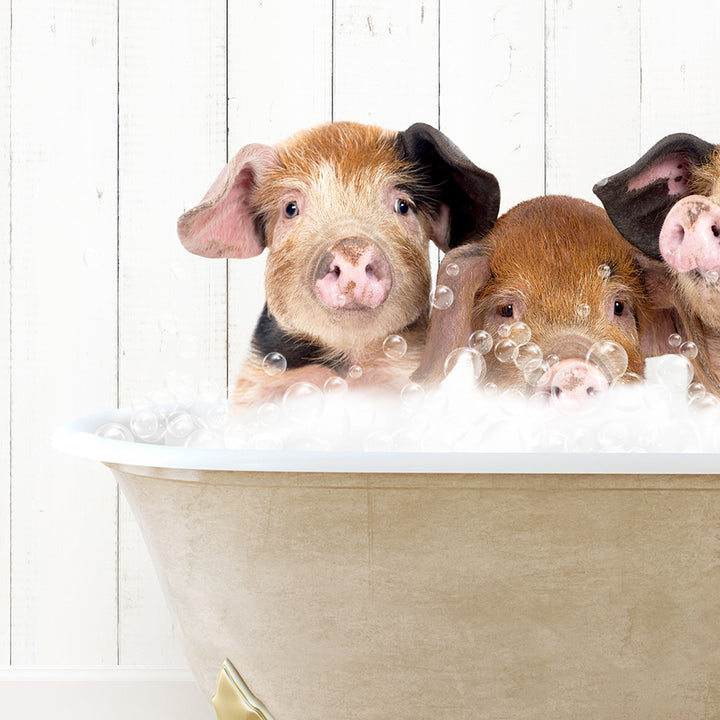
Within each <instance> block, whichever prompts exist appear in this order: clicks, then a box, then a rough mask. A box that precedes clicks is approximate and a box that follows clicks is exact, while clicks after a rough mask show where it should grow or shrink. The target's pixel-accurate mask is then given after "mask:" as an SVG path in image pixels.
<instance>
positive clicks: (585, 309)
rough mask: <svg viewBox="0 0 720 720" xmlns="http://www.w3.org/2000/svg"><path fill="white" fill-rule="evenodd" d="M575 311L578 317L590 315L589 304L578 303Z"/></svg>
mask: <svg viewBox="0 0 720 720" xmlns="http://www.w3.org/2000/svg"><path fill="white" fill-rule="evenodd" d="M575 312H576V313H577V316H578V317H579V318H586V317H587V316H588V315H590V306H589V305H588V304H587V303H580V305H578V306H577V308H575Z"/></svg>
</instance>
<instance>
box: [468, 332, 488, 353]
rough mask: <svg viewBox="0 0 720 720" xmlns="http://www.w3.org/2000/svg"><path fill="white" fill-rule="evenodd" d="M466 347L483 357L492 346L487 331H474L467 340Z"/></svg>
mask: <svg viewBox="0 0 720 720" xmlns="http://www.w3.org/2000/svg"><path fill="white" fill-rule="evenodd" d="M468 346H469V347H471V348H472V349H473V350H477V351H478V352H479V353H480V354H481V355H485V354H486V353H488V352H489V351H490V349H491V348H492V346H493V339H492V335H491V334H490V333H489V332H488V331H487V330H476V331H475V332H474V333H473V334H472V335H470V338H469V339H468Z"/></svg>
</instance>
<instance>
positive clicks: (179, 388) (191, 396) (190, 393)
mask: <svg viewBox="0 0 720 720" xmlns="http://www.w3.org/2000/svg"><path fill="white" fill-rule="evenodd" d="M165 387H166V388H167V390H168V391H169V392H171V393H172V394H173V395H175V399H176V401H177V402H178V404H180V405H190V404H191V403H192V402H193V401H194V400H195V395H196V391H195V378H193V376H192V375H191V374H190V373H180V372H177V371H176V370H173V371H172V372H169V373H168V374H167V376H166V377H165Z"/></svg>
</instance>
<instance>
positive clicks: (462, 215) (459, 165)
mask: <svg viewBox="0 0 720 720" xmlns="http://www.w3.org/2000/svg"><path fill="white" fill-rule="evenodd" d="M398 136H399V141H400V143H401V146H402V149H403V151H404V154H405V156H406V157H407V158H408V159H409V160H410V161H411V162H412V163H413V164H416V165H418V166H420V167H422V168H423V169H424V170H426V171H427V173H428V174H429V179H430V183H431V184H432V185H433V186H434V187H435V188H437V191H438V193H439V200H440V203H441V207H442V206H445V207H446V208H447V209H449V215H450V229H449V233H448V237H447V238H442V237H441V238H436V240H435V242H436V243H437V244H438V246H439V247H440V248H441V249H442V250H449V249H450V248H453V247H457V246H458V245H462V244H463V243H465V242H467V241H468V240H470V239H472V238H478V237H482V236H483V235H486V234H487V233H488V232H489V231H490V228H492V226H493V225H494V223H495V220H496V219H497V216H498V212H499V210H500V185H499V184H498V181H497V179H496V178H495V176H494V175H492V174H491V173H489V172H487V171H485V170H482V169H481V168H479V167H477V165H475V164H474V163H473V162H472V161H471V160H470V159H469V158H468V157H467V156H466V155H465V154H464V153H463V152H462V151H461V150H460V149H459V148H458V147H457V146H456V145H455V144H454V143H452V142H451V141H450V140H449V139H448V138H447V137H446V136H445V135H443V133H441V132H440V131H439V130H436V129H435V128H434V127H432V126H431V125H426V124H425V123H415V124H414V125H411V126H410V127H409V128H408V129H407V130H405V131H404V132H400V133H398Z"/></svg>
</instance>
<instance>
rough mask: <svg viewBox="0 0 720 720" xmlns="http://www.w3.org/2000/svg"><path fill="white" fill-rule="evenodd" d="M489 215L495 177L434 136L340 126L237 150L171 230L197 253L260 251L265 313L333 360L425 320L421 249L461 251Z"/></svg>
mask: <svg viewBox="0 0 720 720" xmlns="http://www.w3.org/2000/svg"><path fill="white" fill-rule="evenodd" d="M498 207H499V189H498V185H497V181H496V180H495V178H494V177H493V176H492V175H490V174H489V173H487V172H485V171H483V170H481V169H480V168H478V167H476V166H475V165H474V164H473V163H471V162H470V161H469V160H468V159H467V158H466V157H465V156H464V155H463V154H462V153H461V152H460V151H459V150H458V149H457V148H456V147H455V146H454V145H452V143H450V141H449V140H448V139H447V138H445V136H444V135H442V133H440V132H439V131H437V130H435V129H434V128H431V127H430V126H427V125H423V124H416V125H413V126H411V127H410V128H408V129H407V130H406V131H404V132H402V133H397V132H393V131H389V130H383V129H381V128H377V127H372V126H366V125H360V124H357V123H345V122H340V123H332V124H327V125H321V126H318V127H315V128H311V129H309V130H305V131H302V132H299V133H297V134H295V135H294V136H292V137H291V138H289V139H288V140H287V141H285V142H283V143H281V144H279V145H277V146H275V147H273V148H270V147H267V146H257V145H254V146H248V147H247V148H244V149H243V150H241V151H240V153H238V155H237V156H236V158H235V159H234V160H233V161H232V162H231V163H230V164H229V166H228V167H227V168H226V169H225V170H224V171H223V173H221V176H220V177H219V178H218V180H217V181H216V182H215V184H214V185H213V187H212V188H211V190H210V192H209V193H208V197H207V198H206V200H205V201H204V202H203V203H202V204H201V205H200V206H199V207H198V208H196V209H194V210H191V211H189V212H188V213H186V214H185V215H183V217H182V218H181V219H180V222H179V230H180V236H181V239H182V240H183V242H184V243H185V245H186V247H188V248H189V249H190V250H192V251H193V252H198V253H199V254H203V255H214V256H226V257H249V256H250V255H252V254H259V252H261V251H262V250H263V249H264V248H265V247H266V248H267V250H268V255H267V263H266V271H265V291H266V299H267V306H268V311H269V313H270V314H271V315H272V316H273V317H274V318H275V320H276V321H277V322H278V323H279V325H280V326H281V328H282V329H283V330H284V331H285V332H287V333H290V334H292V335H294V336H299V337H303V338H305V339H307V340H309V341H311V342H314V343H317V344H319V345H321V346H322V347H323V348H326V350H327V351H328V353H329V354H330V355H334V356H342V355H354V354H357V353H359V352H361V351H362V350H363V349H364V348H366V347H367V346H369V345H371V344H372V343H377V342H378V341H382V340H383V339H384V338H385V337H387V335H389V334H391V333H395V332H398V331H401V330H402V329H404V328H406V327H408V326H410V325H412V324H413V323H415V322H416V321H418V320H421V319H422V320H424V319H425V318H426V316H427V312H428V305H429V299H428V298H429V292H430V285H431V278H430V260H429V252H428V243H429V241H432V242H434V243H435V244H436V245H437V246H438V247H440V248H442V249H444V250H447V249H449V248H450V247H452V246H454V245H458V244H461V243H463V242H465V241H466V240H467V239H468V238H469V237H470V236H471V235H472V234H473V233H475V232H476V231H477V228H478V227H480V228H485V227H487V226H490V225H492V222H494V220H495V218H496V216H497V212H498Z"/></svg>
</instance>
